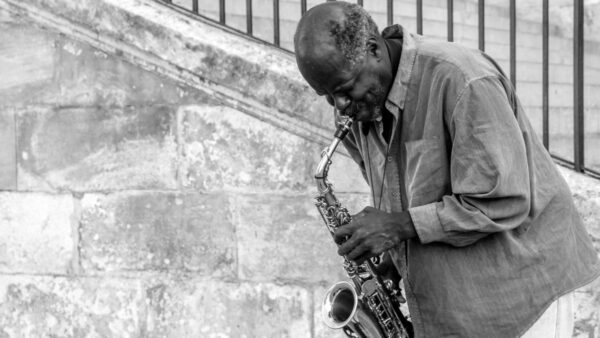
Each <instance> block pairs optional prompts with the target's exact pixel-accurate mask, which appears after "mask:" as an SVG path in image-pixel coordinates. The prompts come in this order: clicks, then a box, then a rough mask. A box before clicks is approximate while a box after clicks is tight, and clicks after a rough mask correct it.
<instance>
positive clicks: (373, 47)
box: [367, 36, 383, 60]
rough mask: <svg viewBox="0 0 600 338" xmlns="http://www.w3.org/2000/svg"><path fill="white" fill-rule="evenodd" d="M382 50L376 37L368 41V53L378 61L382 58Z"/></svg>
mask: <svg viewBox="0 0 600 338" xmlns="http://www.w3.org/2000/svg"><path fill="white" fill-rule="evenodd" d="M382 51H383V50H382V49H381V46H380V45H379V41H378V40H377V38H375V37H374V36H372V37H370V38H369V39H367V53H368V54H370V55H371V56H374V57H375V58H376V59H377V60H379V59H381V57H382V54H381V53H382Z"/></svg>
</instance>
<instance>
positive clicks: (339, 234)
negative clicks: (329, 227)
mask: <svg viewBox="0 0 600 338" xmlns="http://www.w3.org/2000/svg"><path fill="white" fill-rule="evenodd" d="M353 233H354V227H351V226H350V224H348V225H345V226H343V227H339V228H337V229H335V231H334V233H333V240H334V241H335V242H336V243H337V244H342V243H344V242H345V241H346V240H347V239H348V238H350V237H352V234H353Z"/></svg>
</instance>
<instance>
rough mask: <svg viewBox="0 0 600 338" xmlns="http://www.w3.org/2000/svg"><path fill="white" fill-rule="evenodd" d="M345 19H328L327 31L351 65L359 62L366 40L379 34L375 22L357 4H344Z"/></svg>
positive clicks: (365, 48) (365, 46)
mask: <svg viewBox="0 0 600 338" xmlns="http://www.w3.org/2000/svg"><path fill="white" fill-rule="evenodd" d="M344 14H345V20H344V21H343V22H341V23H340V22H336V21H334V20H331V21H329V23H328V26H329V33H330V34H331V36H332V37H333V39H334V41H335V45H336V47H337V49H338V50H339V51H340V52H341V53H342V54H343V55H344V57H345V58H346V60H347V61H348V63H350V66H351V67H354V66H356V65H357V64H359V63H360V62H361V61H362V59H363V58H364V56H365V52H366V50H367V40H368V39H369V37H370V36H372V35H379V31H378V29H377V24H375V21H373V19H372V18H371V16H370V15H369V13H367V11H366V10H365V9H364V8H362V6H360V5H357V4H345V5H344Z"/></svg>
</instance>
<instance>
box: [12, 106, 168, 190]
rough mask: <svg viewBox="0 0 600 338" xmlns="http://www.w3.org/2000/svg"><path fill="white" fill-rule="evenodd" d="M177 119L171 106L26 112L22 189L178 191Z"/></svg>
mask: <svg viewBox="0 0 600 338" xmlns="http://www.w3.org/2000/svg"><path fill="white" fill-rule="evenodd" d="M174 116H175V114H174V111H173V110H172V109H171V108H170V107H169V106H148V107H127V108H114V109H108V108H102V107H97V108H72V109H70V108H64V109H60V108H55V109H47V108H27V109H23V110H22V111H20V112H19V114H18V116H17V133H18V136H17V138H18V153H17V154H18V164H19V168H18V186H19V189H21V190H71V191H107V190H122V189H173V188H176V186H177V182H176V158H177V150H176V149H177V146H176V142H175V124H176V122H175V119H174Z"/></svg>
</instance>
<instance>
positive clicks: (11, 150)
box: [0, 110, 17, 190]
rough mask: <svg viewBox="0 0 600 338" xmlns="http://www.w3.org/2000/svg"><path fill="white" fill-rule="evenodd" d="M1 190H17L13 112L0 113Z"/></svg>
mask: <svg viewBox="0 0 600 338" xmlns="http://www.w3.org/2000/svg"><path fill="white" fill-rule="evenodd" d="M0 145H1V146H0V190H16V188H17V160H16V154H15V153H16V147H17V142H16V135H15V117H14V114H13V112H12V111H11V110H8V111H0Z"/></svg>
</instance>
